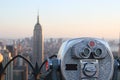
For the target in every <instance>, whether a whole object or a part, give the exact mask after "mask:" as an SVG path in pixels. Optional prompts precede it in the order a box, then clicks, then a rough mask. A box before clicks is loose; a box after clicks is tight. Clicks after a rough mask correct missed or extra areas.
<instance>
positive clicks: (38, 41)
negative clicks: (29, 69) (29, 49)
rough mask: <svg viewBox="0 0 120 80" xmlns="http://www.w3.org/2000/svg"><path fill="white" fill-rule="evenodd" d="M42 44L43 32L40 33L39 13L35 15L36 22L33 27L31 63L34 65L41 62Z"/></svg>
mask: <svg viewBox="0 0 120 80" xmlns="http://www.w3.org/2000/svg"><path fill="white" fill-rule="evenodd" d="M43 51H44V46H43V34H42V27H41V25H40V23H39V15H38V16H37V23H36V24H35V27H34V32H33V56H32V57H33V60H32V61H33V65H34V66H35V65H36V63H37V64H38V66H40V65H41V64H42V61H43V59H44V53H43Z"/></svg>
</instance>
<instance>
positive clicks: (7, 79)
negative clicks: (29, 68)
mask: <svg viewBox="0 0 120 80" xmlns="http://www.w3.org/2000/svg"><path fill="white" fill-rule="evenodd" d="M2 55H3V57H4V59H3V66H5V65H6V64H7V63H8V61H10V59H12V57H11V53H10V52H9V51H8V50H7V49H4V50H2ZM5 73H6V74H5V80H13V63H12V62H11V63H10V64H9V65H8V67H7V69H6V70H5Z"/></svg>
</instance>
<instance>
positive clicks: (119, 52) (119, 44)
mask: <svg viewBox="0 0 120 80" xmlns="http://www.w3.org/2000/svg"><path fill="white" fill-rule="evenodd" d="M118 46H119V51H118V54H119V55H118V57H120V32H119V43H118Z"/></svg>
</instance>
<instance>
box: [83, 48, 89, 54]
mask: <svg viewBox="0 0 120 80" xmlns="http://www.w3.org/2000/svg"><path fill="white" fill-rule="evenodd" d="M89 53H90V50H89V49H88V48H85V49H84V56H88V55H89Z"/></svg>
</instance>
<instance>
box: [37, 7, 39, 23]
mask: <svg viewBox="0 0 120 80" xmlns="http://www.w3.org/2000/svg"><path fill="white" fill-rule="evenodd" d="M37 23H39V9H38V13H37Z"/></svg>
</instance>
